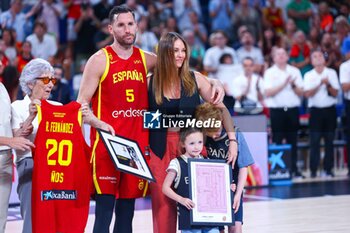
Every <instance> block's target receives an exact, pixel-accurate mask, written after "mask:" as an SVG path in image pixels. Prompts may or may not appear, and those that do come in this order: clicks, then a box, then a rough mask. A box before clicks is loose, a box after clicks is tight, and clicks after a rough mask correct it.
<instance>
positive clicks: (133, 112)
mask: <svg viewBox="0 0 350 233" xmlns="http://www.w3.org/2000/svg"><path fill="white" fill-rule="evenodd" d="M145 112H146V110H144V109H132V108H129V109H125V110H114V111H113V112H112V117H113V118H119V117H125V118H130V117H142V116H143V114H144V113H145Z"/></svg>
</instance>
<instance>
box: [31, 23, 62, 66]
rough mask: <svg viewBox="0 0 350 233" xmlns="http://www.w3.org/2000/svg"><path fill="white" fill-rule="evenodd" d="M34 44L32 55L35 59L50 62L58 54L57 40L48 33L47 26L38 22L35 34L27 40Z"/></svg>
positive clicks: (35, 26)
mask: <svg viewBox="0 0 350 233" xmlns="http://www.w3.org/2000/svg"><path fill="white" fill-rule="evenodd" d="M26 40H27V41H29V42H30V43H31V44H32V54H33V56H34V57H35V58H42V59H44V60H50V59H51V58H52V57H53V56H55V55H56V52H57V42H56V38H55V37H54V36H52V35H49V34H48V33H46V24H45V23H44V22H36V23H35V25H34V33H33V34H31V35H29V36H28V37H27V39H26Z"/></svg>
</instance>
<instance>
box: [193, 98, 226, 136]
mask: <svg viewBox="0 0 350 233" xmlns="http://www.w3.org/2000/svg"><path fill="white" fill-rule="evenodd" d="M195 117H196V120H197V121H198V120H200V121H206V120H209V119H212V120H215V121H222V119H223V116H222V109H221V108H220V107H217V106H216V105H214V104H212V103H208V102H206V103H203V104H201V105H198V106H197V108H196V111H195ZM218 129H219V128H216V127H214V128H203V131H204V132H205V133H212V132H216V131H217V130H218Z"/></svg>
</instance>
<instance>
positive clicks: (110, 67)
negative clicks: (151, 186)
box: [78, 6, 224, 233]
mask: <svg viewBox="0 0 350 233" xmlns="http://www.w3.org/2000/svg"><path fill="white" fill-rule="evenodd" d="M109 20H110V25H108V29H109V32H110V33H111V34H112V35H113V37H114V42H113V44H112V45H110V46H106V47H105V48H103V49H102V50H99V51H98V52H96V53H95V54H94V55H92V56H91V57H90V59H89V60H88V62H87V64H86V67H85V70H84V73H83V78H82V82H81V86H80V90H79V94H78V102H79V103H82V110H83V114H84V116H85V117H84V121H85V122H86V123H89V124H90V125H91V126H93V127H95V128H101V129H104V130H108V131H110V132H111V133H113V134H114V132H116V133H117V134H118V135H121V136H123V137H126V138H129V139H133V140H135V141H137V142H138V144H139V146H140V148H141V150H143V151H145V148H146V146H148V131H147V130H145V129H143V112H144V111H146V110H147V108H148V96H147V79H146V75H147V72H148V71H149V70H151V69H153V67H154V66H155V63H156V55H155V54H151V53H147V52H144V51H142V50H140V49H138V48H136V47H134V46H133V45H134V42H135V36H136V31H137V25H136V21H135V16H134V13H133V11H132V10H131V9H129V8H127V7H125V6H116V7H114V8H113V9H112V10H111V12H110V14H109ZM213 82H215V81H213ZM214 84H217V83H214ZM213 87H214V86H213ZM213 89H214V91H213V94H212V96H216V99H215V102H220V101H221V100H222V97H223V95H224V94H223V93H224V92H223V88H221V86H219V87H217V86H215V87H214V88H213ZM217 91H218V93H216V92H217ZM213 99H214V98H213ZM90 102H91V103H92V110H93V114H94V115H95V116H96V117H97V118H96V117H95V116H92V117H91V114H90V113H88V112H89V109H88V103H90ZM91 145H92V147H93V152H92V162H93V181H94V186H95V190H96V196H95V199H96V211H95V224H94V230H93V232H94V233H105V232H106V233H107V232H109V225H110V223H111V219H112V215H113V209H114V204H115V213H116V223H115V225H114V232H118V233H124V232H125V233H131V232H132V219H133V215H134V207H135V198H138V197H142V196H144V195H145V193H146V192H147V186H148V185H147V182H146V181H145V180H143V179H140V178H138V177H135V176H132V175H129V174H125V173H120V172H118V171H116V169H115V168H114V165H113V163H112V161H111V160H110V158H109V155H108V153H107V151H106V149H105V148H104V145H103V143H102V142H101V139H100V138H99V136H98V134H97V133H96V131H95V130H92V131H91ZM146 159H147V158H146ZM116 197H117V201H116V202H115V198H116Z"/></svg>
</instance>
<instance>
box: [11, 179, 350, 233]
mask: <svg viewBox="0 0 350 233" xmlns="http://www.w3.org/2000/svg"><path fill="white" fill-rule="evenodd" d="M94 207H95V206H94V202H91V208H90V215H89V221H88V224H87V227H86V232H87V233H89V232H92V228H93V222H94V215H93V213H94ZM136 209H137V210H136V211H135V218H134V222H133V226H134V232H135V233H151V232H152V216H151V201H150V199H149V198H146V199H139V200H137V202H136ZM21 227H22V220H21V216H20V213H19V207H18V206H15V207H11V208H10V210H9V215H8V223H7V229H6V232H8V233H17V232H18V233H20V232H21ZM111 232H112V226H111ZM243 232H245V233H349V232H350V179H349V178H348V177H347V176H346V175H345V173H344V174H340V175H339V174H338V175H337V176H336V177H335V178H317V179H304V180H295V181H294V183H293V185H289V186H272V187H271V186H269V187H262V188H254V189H247V190H246V191H245V203H244V225H243Z"/></svg>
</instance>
